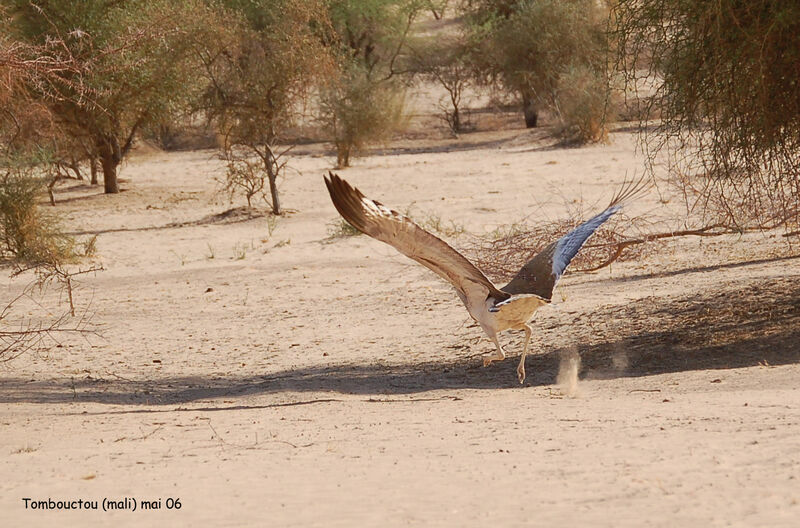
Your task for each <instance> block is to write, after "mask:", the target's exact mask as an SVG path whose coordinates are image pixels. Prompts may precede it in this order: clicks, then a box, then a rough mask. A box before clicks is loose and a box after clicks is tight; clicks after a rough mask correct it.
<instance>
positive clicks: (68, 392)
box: [0, 277, 800, 412]
mask: <svg viewBox="0 0 800 528" xmlns="http://www.w3.org/2000/svg"><path fill="white" fill-rule="evenodd" d="M556 323H557V324H556V325H554V326H551V327H550V330H547V328H543V329H542V333H543V341H542V343H541V349H540V350H541V352H540V353H537V354H533V355H529V356H528V360H527V362H526V369H527V372H528V377H527V379H526V380H525V383H524V386H525V387H537V386H547V385H552V384H555V383H556V380H557V376H558V370H559V364H560V362H561V358H562V357H565V356H566V355H569V354H571V353H574V352H575V351H577V352H578V353H579V354H580V357H581V360H582V362H581V370H580V376H581V378H584V379H585V378H592V379H598V378H599V379H617V378H631V377H644V376H652V375H657V374H666V373H672V372H686V371H697V370H719V369H731V368H741V367H753V366H759V365H761V366H763V367H767V366H776V365H786V364H797V363H798V362H800V347H798V345H797V343H798V342H800V285H798V281H796V280H794V278H793V277H787V278H779V279H772V280H767V281H762V282H756V281H754V282H753V283H750V284H749V285H744V286H740V287H738V288H736V289H727V290H718V291H717V292H714V293H707V294H703V295H696V296H685V297H678V298H673V299H669V300H662V299H654V298H646V299H641V300H638V301H633V302H630V303H628V304H625V305H619V306H611V307H606V308H604V309H602V310H598V311H596V312H591V313H586V314H583V315H581V316H579V318H578V320H575V321H572V322H569V321H556ZM603 325H605V326H603ZM601 328H604V330H603V331H602V332H600V330H598V329H601ZM603 333H604V334H605V335H606V336H609V337H604V335H602V334H603ZM460 348H461V349H462V350H465V351H466V350H468V349H469V347H467V346H466V345H465V346H463V347H460ZM514 349H516V348H514ZM516 365H517V358H514V357H511V358H508V359H507V360H505V361H501V362H497V363H494V364H492V365H491V366H489V367H487V368H483V367H482V366H481V361H480V358H479V357H478V356H477V355H473V356H472V357H466V354H465V355H464V356H462V357H457V358H452V359H444V360H429V361H423V362H421V361H413V360H410V359H409V360H408V361H405V362H399V363H381V362H373V363H370V364H366V365H365V364H354V363H340V364H328V365H314V366H308V367H303V368H294V369H284V370H278V371H274V372H270V373H257V374H252V375H246V376H241V375H231V376H222V377H215V378H209V377H207V376H203V375H193V376H165V377H161V378H152V379H145V380H130V379H123V378H120V377H119V376H113V375H112V376H113V377H107V378H102V377H93V376H91V375H90V376H86V377H83V378H80V379H78V378H60V379H53V380H47V381H31V380H27V379H22V378H10V379H9V378H7V379H6V380H4V381H3V383H2V391H0V403H6V404H8V403H23V402H26V403H72V402H96V403H101V404H107V405H151V406H172V408H169V409H167V408H164V409H163V410H165V411H169V410H176V409H175V408H174V407H175V406H176V405H177V406H179V408H178V410H180V406H181V405H183V404H193V405H192V407H190V408H186V409H183V410H193V411H197V410H202V409H206V410H223V409H235V408H245V407H247V408H261V407H275V406H283V405H288V404H286V403H267V404H264V405H258V404H256V405H248V406H245V405H243V404H241V402H238V403H239V404H238V405H236V406H234V407H231V406H224V405H220V404H219V400H220V399H225V398H243V397H252V396H259V395H280V394H289V393H294V394H297V393H309V394H311V393H313V394H314V396H315V397H319V396H320V394H324V395H326V399H325V401H330V399H335V396H336V395H337V394H339V395H363V396H367V397H370V398H374V397H381V396H400V395H405V396H409V395H411V396H413V397H414V398H419V397H424V396H425V393H428V392H432V391H446V390H463V389H476V390H495V389H509V388H513V387H519V386H520V385H519V383H518V382H517V377H516ZM327 396H330V398H327ZM315 401H318V400H315ZM203 403H211V404H213V405H212V406H211V407H198V405H202V404H203ZM226 403H233V402H226ZM301 403H302V402H301ZM294 404H295V403H293V404H292V405H294ZM151 410H152V409H151ZM114 412H143V411H142V410H141V409H129V410H124V411H121V410H115V411H114ZM147 412H151V411H147Z"/></svg>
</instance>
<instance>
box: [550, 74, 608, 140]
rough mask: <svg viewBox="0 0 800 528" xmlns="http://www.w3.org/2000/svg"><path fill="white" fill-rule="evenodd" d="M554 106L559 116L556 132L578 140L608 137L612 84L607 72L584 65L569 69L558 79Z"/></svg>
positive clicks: (566, 137) (568, 138)
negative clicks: (600, 71)
mask: <svg viewBox="0 0 800 528" xmlns="http://www.w3.org/2000/svg"><path fill="white" fill-rule="evenodd" d="M556 93H557V95H556V97H554V98H553V107H554V109H555V112H556V115H557V116H558V124H557V125H556V134H557V135H558V136H560V137H562V138H564V139H565V140H567V141H574V142H577V143H588V142H600V141H605V140H607V139H608V129H607V127H606V123H608V122H609V121H611V120H612V117H613V116H611V115H609V105H608V99H609V88H608V82H607V81H606V78H605V76H604V75H601V74H599V73H598V72H596V71H592V70H590V69H589V68H586V67H583V66H576V67H573V68H570V69H569V70H567V71H566V72H565V73H564V74H563V75H561V77H560V78H559V79H558V88H557V92H556Z"/></svg>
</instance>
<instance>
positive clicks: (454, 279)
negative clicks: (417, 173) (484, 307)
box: [325, 172, 511, 307]
mask: <svg viewBox="0 0 800 528" xmlns="http://www.w3.org/2000/svg"><path fill="white" fill-rule="evenodd" d="M325 185H326V186H327V187H328V192H329V193H330V195H331V200H333V205H334V206H335V207H336V210H337V211H339V214H341V215H342V217H343V218H344V219H345V220H347V221H348V222H349V223H350V224H351V225H352V226H353V227H355V228H356V229H358V230H359V231H361V232H362V233H365V234H367V235H369V236H371V237H372V238H375V239H377V240H380V241H381V242H385V243H387V244H389V245H390V246H393V247H394V248H395V249H397V250H398V251H399V252H400V253H402V254H403V255H405V256H407V257H409V258H411V259H413V260H415V261H416V262H419V263H420V264H422V265H423V266H425V267H427V268H428V269H430V270H432V271H434V272H435V273H436V274H437V275H439V276H440V277H442V278H444V279H445V280H447V281H449V282H450V283H451V284H452V285H453V286H454V287H455V289H456V291H457V292H458V294H459V297H460V298H461V300H462V301H464V304H466V305H467V307H469V305H470V304H474V303H477V302H480V303H482V302H484V301H485V300H486V298H487V297H488V296H492V297H494V298H496V299H497V300H498V301H501V300H505V299H508V298H509V297H511V295H510V294H509V293H506V292H502V291H500V290H498V289H497V287H496V286H495V285H494V284H492V283H491V281H490V280H489V279H488V278H486V276H485V275H484V274H483V273H482V272H481V271H480V270H479V269H478V268H476V267H475V265H473V264H472V263H471V262H470V261H469V260H467V259H466V257H464V256H463V255H462V254H461V253H459V252H458V251H456V250H455V249H453V248H452V247H451V246H449V245H448V244H447V243H446V242H444V241H443V240H441V239H440V238H438V237H436V236H434V235H432V234H431V233H429V232H428V231H425V230H424V229H422V228H421V227H419V226H418V225H417V224H415V223H414V222H412V221H411V219H409V218H408V217H406V216H404V215H402V214H400V213H399V212H397V211H395V210H392V209H389V208H388V207H386V206H384V205H383V204H381V203H380V202H377V201H375V200H370V199H369V198H367V197H366V196H364V195H363V194H362V193H361V191H359V190H358V189H356V188H354V187H351V186H350V184H348V183H347V182H346V181H344V180H343V179H341V178H340V177H339V176H337V175H336V174H333V173H332V172H329V173H328V176H327V177H325Z"/></svg>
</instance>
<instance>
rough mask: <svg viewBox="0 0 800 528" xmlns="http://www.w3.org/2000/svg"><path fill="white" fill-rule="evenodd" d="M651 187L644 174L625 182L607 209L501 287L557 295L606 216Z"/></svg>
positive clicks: (548, 248) (550, 295)
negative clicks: (556, 290)
mask: <svg viewBox="0 0 800 528" xmlns="http://www.w3.org/2000/svg"><path fill="white" fill-rule="evenodd" d="M647 188H648V184H647V182H646V180H645V179H644V178H641V179H639V180H631V181H626V182H625V183H623V185H622V187H621V188H620V189H619V191H617V193H616V195H615V196H614V198H613V199H612V200H611V203H610V204H608V207H606V209H605V210H604V211H603V212H602V213H600V214H598V215H595V216H593V217H592V218H590V219H589V220H587V221H585V222H584V223H582V224H581V225H579V226H578V227H576V228H575V229H573V230H572V231H570V232H569V233H567V234H566V235H564V236H563V237H561V238H560V239H558V240H557V241H555V242H553V243H552V244H550V245H548V246H547V247H545V248H544V249H543V250H542V251H541V252H539V253H538V254H537V255H536V256H535V257H533V258H532V259H531V260H530V261H528V263H527V264H525V265H524V266H523V267H522V269H520V270H519V272H518V273H517V274H516V276H514V278H513V279H511V282H509V283H508V284H506V285H505V286H503V287H502V288H501V289H502V290H503V291H505V292H508V293H511V294H521V293H529V294H530V293H532V294H535V295H538V296H540V297H543V298H545V299H547V300H548V301H549V300H550V299H551V298H552V296H553V288H555V286H556V283H557V282H558V279H560V278H561V276H562V275H563V274H564V272H565V271H566V269H567V266H569V263H570V262H572V259H573V258H575V255H577V254H578V251H580V249H581V247H583V245H584V244H585V243H586V241H587V240H588V239H589V237H591V236H592V235H593V234H594V232H595V231H597V229H598V228H599V227H600V226H601V225H603V224H604V223H605V222H606V220H608V219H609V218H611V216H612V215H613V214H614V213H616V212H617V211H619V210H620V209H621V208H622V205H623V203H624V202H625V201H627V200H629V199H631V198H632V197H634V196H636V195H638V194H641V193H642V192H643V191H645V190H646V189H647Z"/></svg>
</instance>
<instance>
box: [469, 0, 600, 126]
mask: <svg viewBox="0 0 800 528" xmlns="http://www.w3.org/2000/svg"><path fill="white" fill-rule="evenodd" d="M465 9H466V16H467V22H468V28H469V32H470V35H471V38H472V39H473V42H474V43H475V46H476V48H477V50H478V51H477V53H476V55H475V58H476V60H475V63H474V66H475V72H476V76H477V77H478V79H479V80H480V81H481V82H483V83H485V84H489V85H495V86H500V87H502V88H504V89H505V90H508V91H510V92H513V93H515V94H517V96H518V97H519V99H520V102H521V103H522V109H523V113H524V115H525V125H526V126H527V127H529V128H531V127H535V126H537V124H538V119H539V112H540V110H542V109H544V108H549V109H552V110H556V111H557V108H558V107H559V106H560V105H561V104H562V103H563V100H564V97H565V96H568V93H567V92H565V91H563V90H560V88H561V87H563V84H561V86H560V84H559V82H560V80H561V78H562V76H563V75H564V74H565V73H567V72H569V71H575V70H576V69H580V70H582V71H584V72H590V73H591V74H592V75H593V76H595V77H596V78H597V79H605V66H606V48H607V46H606V33H605V21H606V15H605V9H603V8H602V7H601V5H599V4H598V3H597V2H596V1H595V0H467V1H466V7H465ZM594 85H596V83H593V86H594Z"/></svg>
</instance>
